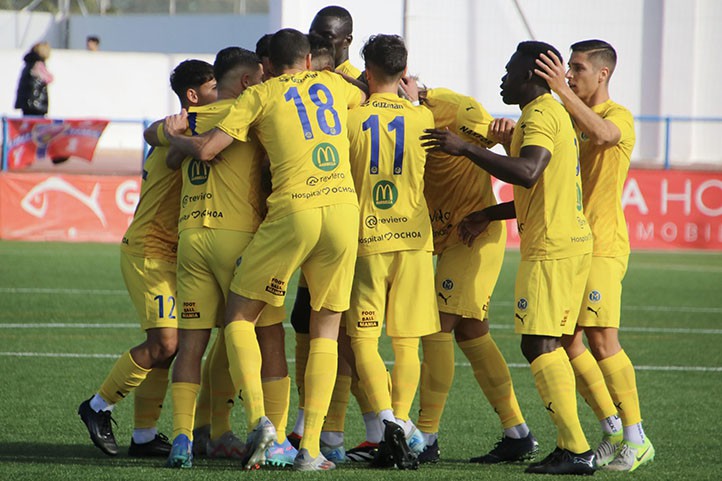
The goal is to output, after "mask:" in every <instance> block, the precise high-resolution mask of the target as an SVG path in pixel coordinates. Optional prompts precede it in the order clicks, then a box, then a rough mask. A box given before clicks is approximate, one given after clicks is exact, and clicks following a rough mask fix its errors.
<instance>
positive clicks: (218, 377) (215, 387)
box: [206, 328, 237, 440]
mask: <svg viewBox="0 0 722 481" xmlns="http://www.w3.org/2000/svg"><path fill="white" fill-rule="evenodd" d="M206 362H207V363H208V378H209V381H208V384H209V386H208V387H209V390H210V393H211V404H210V415H211V420H210V424H211V434H210V437H211V439H214V440H215V439H218V438H220V437H221V436H223V434H225V433H227V432H228V431H232V429H231V409H233V405H234V404H235V397H236V392H237V391H236V390H235V388H234V387H233V379H231V371H230V366H229V364H228V353H227V351H226V337H225V329H224V328H220V329H218V335H217V336H216V340H215V341H214V342H213V347H212V348H211V352H210V354H209V355H208V358H207V359H206Z"/></svg>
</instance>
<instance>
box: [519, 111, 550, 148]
mask: <svg viewBox="0 0 722 481" xmlns="http://www.w3.org/2000/svg"><path fill="white" fill-rule="evenodd" d="M544 113H545V111H544V110H541V109H535V110H534V111H532V112H531V113H530V114H529V116H528V117H527V118H526V119H525V120H524V121H523V122H522V123H521V125H517V127H516V128H521V129H522V132H523V134H522V135H523V137H522V141H521V147H520V149H522V148H524V147H527V146H530V145H536V146H539V147H544V148H545V149H547V150H548V151H549V152H554V132H555V131H556V129H555V128H554V122H553V121H552V118H551V117H552V116H551V115H549V114H551V112H549V111H547V117H545V116H544Z"/></svg>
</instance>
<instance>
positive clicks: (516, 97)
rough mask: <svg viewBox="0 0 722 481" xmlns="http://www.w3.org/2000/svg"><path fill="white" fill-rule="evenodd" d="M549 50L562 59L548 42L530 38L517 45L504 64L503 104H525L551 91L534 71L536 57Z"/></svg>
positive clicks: (502, 79)
mask: <svg viewBox="0 0 722 481" xmlns="http://www.w3.org/2000/svg"><path fill="white" fill-rule="evenodd" d="M550 50H551V51H552V52H554V54H555V55H556V56H557V57H559V60H560V61H561V60H562V55H561V54H560V53H559V51H558V50H557V49H556V48H554V47H553V46H551V45H549V44H548V43H544V42H537V41H531V40H530V41H527V42H521V43H520V44H519V45H517V47H516V52H514V55H512V56H511V59H509V62H508V63H507V64H506V74H505V75H504V76H503V77H502V78H501V96H502V100H503V101H504V103H505V104H508V105H522V104H526V103H527V102H528V101H529V100H532V99H534V98H536V97H538V96H539V95H541V94H542V93H544V92H546V93H549V92H550V91H551V90H550V88H549V84H548V83H547V81H546V80H544V79H543V78H541V77H540V76H538V75H536V74H535V73H534V69H535V68H537V66H536V59H538V58H539V55H541V54H542V53H547V52H548V51H550Z"/></svg>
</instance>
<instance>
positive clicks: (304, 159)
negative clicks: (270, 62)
mask: <svg viewBox="0 0 722 481" xmlns="http://www.w3.org/2000/svg"><path fill="white" fill-rule="evenodd" d="M361 98H362V94H361V91H360V90H359V89H358V88H356V87H355V86H353V85H351V84H349V83H348V82H346V81H345V80H344V79H343V78H342V77H341V76H340V75H338V74H335V73H333V72H325V71H323V72H308V71H304V72H299V73H296V74H284V75H281V76H279V77H275V78H273V79H271V80H268V81H267V82H265V83H263V84H259V85H254V86H253V87H250V88H248V89H247V90H246V91H245V92H244V93H243V95H242V96H240V97H239V98H238V100H236V103H235V104H234V105H233V107H232V108H231V110H230V112H229V113H228V116H227V117H226V118H225V119H223V120H222V121H221V122H220V123H219V124H218V128H219V129H220V130H222V131H224V132H226V133H227V134H228V135H230V136H231V137H233V138H235V139H238V140H241V141H246V140H247V139H248V132H249V130H250V129H253V130H254V132H255V133H256V135H257V136H258V139H259V140H260V142H261V144H262V145H263V147H264V148H265V149H266V152H267V154H268V158H269V160H270V164H271V180H272V184H273V185H272V191H271V195H270V196H269V197H268V200H267V204H268V215H267V217H266V219H267V220H269V221H270V220H275V219H278V218H280V217H283V216H286V215H288V214H291V213H293V212H297V211H301V210H306V209H311V208H315V207H322V206H326V205H334V204H353V205H357V203H358V201H357V197H356V191H355V189H354V184H353V180H352V178H351V171H350V166H349V141H348V135H347V129H346V122H347V118H348V109H349V108H353V107H355V106H357V105H359V104H360V102H361Z"/></svg>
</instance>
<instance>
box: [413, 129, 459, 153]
mask: <svg viewBox="0 0 722 481" xmlns="http://www.w3.org/2000/svg"><path fill="white" fill-rule="evenodd" d="M424 132H425V134H424V135H422V136H421V137H420V138H421V140H422V141H423V142H422V144H421V146H422V147H424V148H425V149H426V150H427V152H446V153H447V154H449V155H457V156H458V155H464V151H465V149H466V146H467V144H466V142H464V141H463V140H461V138H460V137H459V136H458V135H456V134H453V133H452V132H451V131H449V130H448V129H426V130H424Z"/></svg>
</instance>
